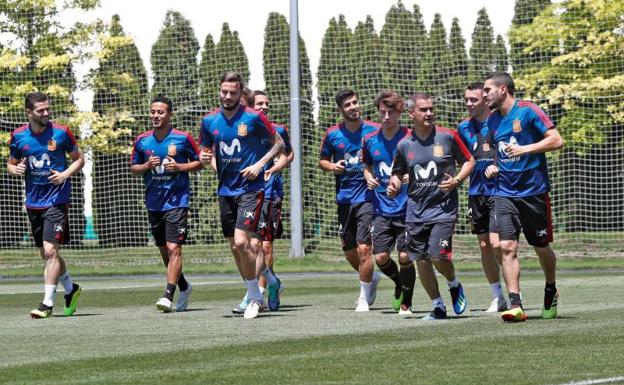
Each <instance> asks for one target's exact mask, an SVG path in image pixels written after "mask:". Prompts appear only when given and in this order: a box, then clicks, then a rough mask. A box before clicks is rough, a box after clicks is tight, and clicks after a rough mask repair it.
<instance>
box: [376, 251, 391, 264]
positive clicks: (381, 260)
mask: <svg viewBox="0 0 624 385" xmlns="http://www.w3.org/2000/svg"><path fill="white" fill-rule="evenodd" d="M388 259H390V256H388V254H384V253H382V254H376V255H375V262H376V263H377V264H378V265H385V264H386V263H388Z"/></svg>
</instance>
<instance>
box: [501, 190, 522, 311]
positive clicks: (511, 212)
mask: <svg viewBox="0 0 624 385" xmlns="http://www.w3.org/2000/svg"><path fill="white" fill-rule="evenodd" d="M495 200H496V221H497V225H498V230H499V231H498V235H499V238H500V242H499V244H500V251H501V267H502V270H503V277H504V278H505V285H506V286H507V292H508V293H509V310H506V311H504V312H503V313H502V314H501V318H502V319H503V320H504V321H506V322H520V321H525V320H526V318H527V316H526V314H525V313H524V310H523V307H522V299H521V298H520V261H519V260H518V237H519V236H520V229H521V225H520V217H519V213H518V208H517V207H516V205H515V204H514V202H513V199H511V198H506V197H498V196H497V197H495Z"/></svg>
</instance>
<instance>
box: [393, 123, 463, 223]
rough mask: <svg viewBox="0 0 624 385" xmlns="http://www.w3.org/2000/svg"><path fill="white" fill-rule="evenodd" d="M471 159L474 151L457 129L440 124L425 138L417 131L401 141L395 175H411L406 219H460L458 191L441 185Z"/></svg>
mask: <svg viewBox="0 0 624 385" xmlns="http://www.w3.org/2000/svg"><path fill="white" fill-rule="evenodd" d="M468 159H470V151H468V149H467V148H466V146H465V145H464V143H463V142H462V141H461V139H460V138H459V136H458V135H457V132H455V131H454V130H450V129H448V128H444V127H436V128H435V130H432V132H431V134H430V135H429V136H428V137H427V138H426V139H425V140H421V139H420V138H419V137H418V136H417V135H416V134H415V133H413V132H412V135H409V136H406V137H405V138H404V139H403V140H401V141H400V142H399V144H398V148H397V152H396V155H395V157H394V162H393V167H392V174H393V175H398V176H402V175H404V174H409V186H408V196H409V198H408V200H407V214H406V218H405V221H406V222H414V223H431V222H450V221H455V219H456V218H457V206H458V196H457V190H453V191H451V192H448V193H445V192H443V191H442V190H440V188H439V187H438V185H439V184H440V183H441V182H442V181H443V180H444V179H445V178H446V176H445V175H444V174H445V173H446V174H449V175H450V176H454V175H455V165H456V164H457V163H464V162H465V161H467V160H468Z"/></svg>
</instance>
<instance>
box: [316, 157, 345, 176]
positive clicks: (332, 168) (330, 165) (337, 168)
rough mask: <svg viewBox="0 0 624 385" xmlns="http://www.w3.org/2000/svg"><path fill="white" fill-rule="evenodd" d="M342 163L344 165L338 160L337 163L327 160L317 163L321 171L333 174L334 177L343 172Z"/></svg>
mask: <svg viewBox="0 0 624 385" xmlns="http://www.w3.org/2000/svg"><path fill="white" fill-rule="evenodd" d="M344 163H345V161H344V159H340V160H339V161H338V162H336V163H334V162H332V161H331V160H329V159H328V158H322V159H321V160H320V161H319V167H320V168H321V170H323V171H327V172H333V173H334V174H336V175H340V174H342V173H343V172H344V170H345V166H344Z"/></svg>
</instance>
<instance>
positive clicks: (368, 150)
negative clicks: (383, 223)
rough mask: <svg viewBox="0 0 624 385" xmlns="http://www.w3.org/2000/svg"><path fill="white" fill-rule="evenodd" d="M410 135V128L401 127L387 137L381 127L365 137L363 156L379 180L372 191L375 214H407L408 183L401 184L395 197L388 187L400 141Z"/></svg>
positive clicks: (393, 215)
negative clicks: (391, 136)
mask: <svg viewBox="0 0 624 385" xmlns="http://www.w3.org/2000/svg"><path fill="white" fill-rule="evenodd" d="M407 135H410V130H409V129H408V128H406V127H401V128H399V130H398V131H397V133H396V134H395V135H394V137H393V138H391V139H390V140H388V139H386V137H385V136H384V134H383V132H382V129H379V130H377V131H375V132H373V133H371V134H369V135H368V136H366V137H365V138H364V143H363V145H362V158H363V160H364V164H366V165H367V166H369V167H370V168H371V170H372V171H373V175H374V176H375V178H376V179H377V180H378V181H379V187H377V188H376V189H374V190H372V191H370V190H369V193H370V195H371V198H372V199H371V200H372V202H373V207H374V208H375V215H378V216H384V217H402V216H405V208H406V206H407V185H401V190H400V191H399V193H398V194H397V195H396V196H395V197H394V198H393V197H390V196H388V194H387V193H386V189H387V188H388V183H389V182H390V176H391V175H392V161H393V159H394V155H395V153H396V149H397V145H398V144H399V141H401V139H403V138H404V137H406V136H407Z"/></svg>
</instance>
